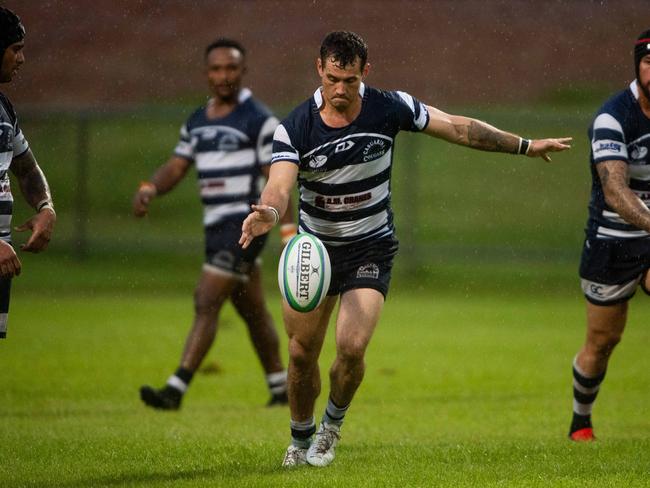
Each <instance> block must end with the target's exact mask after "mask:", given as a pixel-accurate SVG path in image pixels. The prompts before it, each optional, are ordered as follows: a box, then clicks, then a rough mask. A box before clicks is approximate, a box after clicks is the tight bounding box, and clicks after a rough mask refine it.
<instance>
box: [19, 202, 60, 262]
mask: <svg viewBox="0 0 650 488" xmlns="http://www.w3.org/2000/svg"><path fill="white" fill-rule="evenodd" d="M55 223H56V214H55V213H54V210H51V209H49V208H44V209H43V210H41V211H40V212H38V213H37V214H36V215H34V216H33V217H32V218H31V219H29V220H28V221H27V222H25V223H24V224H22V225H19V226H18V227H16V228H15V229H16V230H17V231H18V232H24V231H26V230H31V231H32V235H31V236H30V237H29V239H28V240H27V242H26V243H25V244H23V245H21V246H20V249H22V250H23V251H27V252H34V253H38V252H41V251H45V249H47V245H48V244H49V243H50V239H51V237H52V231H53V230H54V224H55Z"/></svg>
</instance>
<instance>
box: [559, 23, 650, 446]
mask: <svg viewBox="0 0 650 488" xmlns="http://www.w3.org/2000/svg"><path fill="white" fill-rule="evenodd" d="M634 69H635V72H636V79H635V80H634V81H632V83H630V85H629V87H628V88H627V89H625V90H623V91H622V92H620V93H617V94H616V95H614V96H613V97H612V98H610V99H609V100H608V101H607V102H605V104H604V105H603V106H602V107H601V109H600V110H599V111H598V113H597V115H596V118H595V119H594V121H593V123H592V125H591V127H590V128H589V137H590V139H591V175H592V185H591V201H590V203H589V220H588V222H587V228H586V239H585V242H584V247H583V249H582V260H581V263H580V278H581V282H582V291H583V292H584V295H585V298H586V299H587V338H586V340H585V344H584V346H583V347H582V349H580V351H579V352H578V354H577V356H576V357H575V359H574V360H573V420H572V422H571V427H570V429H569V437H570V438H571V439H573V440H575V441H591V440H593V439H594V432H593V428H592V425H591V410H592V407H593V404H594V402H595V400H596V395H597V394H598V389H599V388H600V384H601V383H602V381H603V379H604V378H605V371H606V369H607V363H608V361H609V357H610V356H611V354H612V351H613V349H614V347H615V346H616V344H618V342H619V341H620V340H621V336H622V334H623V330H624V329H625V322H626V319H627V303H628V300H629V299H630V298H632V296H633V295H634V293H635V292H636V290H637V287H638V286H639V285H640V286H641V288H642V289H643V290H644V291H645V292H646V293H649V292H648V290H650V276H649V275H648V268H650V210H648V205H649V204H650V156H649V155H648V153H649V152H650V30H647V31H645V32H644V33H643V34H641V35H640V36H639V38H638V39H637V41H636V44H635V46H634Z"/></svg>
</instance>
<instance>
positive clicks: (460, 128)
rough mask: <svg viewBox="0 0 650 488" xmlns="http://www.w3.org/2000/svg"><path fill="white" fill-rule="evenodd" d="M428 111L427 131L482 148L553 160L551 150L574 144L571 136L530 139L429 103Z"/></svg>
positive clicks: (554, 150)
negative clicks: (431, 105)
mask: <svg viewBox="0 0 650 488" xmlns="http://www.w3.org/2000/svg"><path fill="white" fill-rule="evenodd" d="M427 111H428V112H429V124H428V125H427V126H426V127H425V128H424V132H425V133H426V134H429V135H430V136H433V137H438V138H440V139H444V140H445V141H449V142H453V143H454V144H460V145H462V146H467V147H471V148H474V149H480V150H482V151H493V152H503V153H510V154H525V155H526V156H530V157H538V156H539V157H541V158H542V159H544V160H545V161H550V160H551V158H550V156H549V155H548V153H551V152H557V151H564V150H565V149H569V148H570V147H571V146H570V145H569V144H568V143H569V142H571V140H572V138H571V137H562V138H559V139H533V140H530V141H529V140H527V139H523V138H521V137H519V136H517V135H515V134H511V133H509V132H505V131H502V130H501V129H497V128H496V127H493V126H491V125H490V124H486V123H485V122H482V121H480V120H476V119H472V118H470V117H464V116H462V115H450V114H446V113H445V112H442V111H441V110H438V109H437V108H434V107H429V106H427Z"/></svg>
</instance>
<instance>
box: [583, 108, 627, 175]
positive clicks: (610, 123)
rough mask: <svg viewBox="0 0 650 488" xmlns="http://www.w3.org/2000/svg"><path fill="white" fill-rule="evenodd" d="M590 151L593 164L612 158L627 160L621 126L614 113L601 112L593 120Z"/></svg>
mask: <svg viewBox="0 0 650 488" xmlns="http://www.w3.org/2000/svg"><path fill="white" fill-rule="evenodd" d="M591 152H592V155H593V161H594V164H598V163H602V162H603V161H612V160H617V161H625V162H627V161H628V155H627V146H626V143H625V133H624V132H623V126H622V124H621V122H620V121H619V120H618V119H617V118H616V117H614V115H612V114H610V113H601V114H599V115H598V116H597V117H596V119H595V120H594V123H593V136H592V139H591Z"/></svg>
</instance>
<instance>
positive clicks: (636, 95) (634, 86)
mask: <svg viewBox="0 0 650 488" xmlns="http://www.w3.org/2000/svg"><path fill="white" fill-rule="evenodd" d="M630 91H631V92H632V95H634V98H636V99H637V101H638V100H639V87H638V86H637V84H636V79H634V80H632V83H630Z"/></svg>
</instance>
